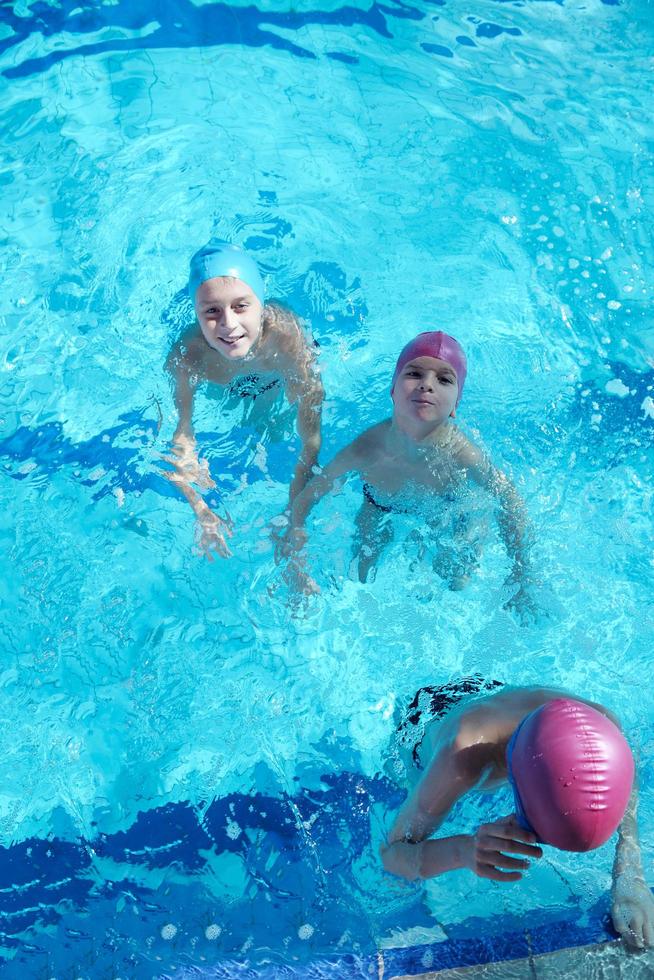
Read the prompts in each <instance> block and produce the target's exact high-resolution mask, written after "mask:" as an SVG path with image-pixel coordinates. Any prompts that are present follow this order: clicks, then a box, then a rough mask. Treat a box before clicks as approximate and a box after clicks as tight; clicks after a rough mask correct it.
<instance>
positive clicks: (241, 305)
mask: <svg viewBox="0 0 654 980" xmlns="http://www.w3.org/2000/svg"><path fill="white" fill-rule="evenodd" d="M247 308H248V304H247V303H237V304H236V306H235V307H234V309H235V310H239V311H240V310H247Z"/></svg>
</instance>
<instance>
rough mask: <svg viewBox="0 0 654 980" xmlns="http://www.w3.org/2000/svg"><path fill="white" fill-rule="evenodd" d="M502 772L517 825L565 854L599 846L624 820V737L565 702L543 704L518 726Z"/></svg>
mask: <svg viewBox="0 0 654 980" xmlns="http://www.w3.org/2000/svg"><path fill="white" fill-rule="evenodd" d="M507 766H508V771H509V782H510V783H511V785H512V786H513V791H514V794H515V797H516V813H517V814H518V819H519V822H520V823H522V824H523V826H526V827H527V828H529V825H531V829H532V830H533V831H534V833H535V834H536V836H537V837H538V838H539V840H540V841H541V842H542V843H544V844H552V845H553V846H554V847H559V848H561V850H564V851H592V850H593V848H595V847H599V846H600V845H601V844H604V842H605V841H607V840H608V839H609V837H610V836H611V834H612V833H613V832H614V831H615V830H616V829H617V827H618V824H619V823H620V821H621V820H622V818H623V816H624V812H625V810H626V808H627V803H628V802H629V796H630V795H631V789H632V786H633V781H634V760H633V756H632V754H631V749H630V748H629V746H628V744H627V742H626V740H625V738H624V736H623V734H622V732H621V731H620V730H619V729H618V728H617V727H616V726H615V725H614V724H613V722H612V721H611V720H610V719H609V718H607V717H606V715H603V714H602V713H601V712H600V711H596V710H595V708H591V707H590V705H588V704H583V703H582V702H581V701H573V700H572V699H571V698H556V699H555V700H554V701H548V702H547V704H544V705H543V706H542V708H538V709H537V710H536V711H532V712H531V714H529V715H527V716H526V717H525V718H524V719H523V720H522V722H521V723H520V725H519V726H518V728H517V729H516V731H515V732H514V733H513V737H512V739H511V741H510V743H509V746H508V748H507Z"/></svg>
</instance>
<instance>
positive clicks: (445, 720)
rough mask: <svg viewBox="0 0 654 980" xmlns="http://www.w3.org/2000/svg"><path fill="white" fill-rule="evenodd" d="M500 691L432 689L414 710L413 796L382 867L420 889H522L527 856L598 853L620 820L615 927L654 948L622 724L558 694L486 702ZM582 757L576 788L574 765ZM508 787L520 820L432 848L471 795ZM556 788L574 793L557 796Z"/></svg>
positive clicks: (407, 757) (409, 755)
mask: <svg viewBox="0 0 654 980" xmlns="http://www.w3.org/2000/svg"><path fill="white" fill-rule="evenodd" d="M501 686H502V685H501V684H499V682H497V681H494V682H492V683H484V682H483V681H482V679H481V678H480V677H472V678H467V679H465V680H464V681H463V682H462V683H460V684H449V685H446V686H445V687H444V688H438V689H437V688H422V689H421V691H419V692H418V693H417V695H416V697H415V698H414V699H413V701H412V702H411V705H410V708H409V712H408V714H407V717H406V718H405V720H404V721H403V722H402V724H401V725H400V726H399V729H398V733H399V735H400V739H399V742H400V752H401V755H402V756H404V763H405V765H406V769H407V773H408V775H409V777H410V781H411V783H412V784H413V789H412V790H411V791H410V792H409V795H408V797H407V799H406V801H405V803H404V804H403V806H402V807H401V809H400V811H399V812H398V814H397V816H396V817H395V820H394V821H393V825H392V827H391V830H390V832H389V834H388V837H387V839H386V841H385V843H384V844H383V845H382V847H381V857H382V861H383V864H384V867H385V868H386V870H387V871H390V872H392V873H393V874H396V875H399V876H401V877H403V878H406V879H408V880H410V881H413V880H415V879H419V878H434V877H436V876H437V875H441V874H445V873H446V872H448V871H454V870H457V869H462V868H467V869H468V870H469V871H472V873H473V874H475V875H477V876H478V877H480V878H488V879H490V880H491V881H500V882H511V881H518V880H520V878H522V875H523V873H524V872H525V871H526V870H527V869H528V867H529V859H538V858H540V857H542V854H543V851H542V849H541V847H540V846H539V843H542V842H546V843H549V844H551V845H552V846H559V847H565V849H566V850H574V851H581V850H590V849H592V848H594V847H596V846H599V845H600V844H601V843H603V842H604V841H606V840H607V839H608V837H609V836H610V835H611V833H612V832H613V830H614V829H615V827H616V826H617V825H618V823H619V828H618V840H617V845H616V851H615V859H614V862H613V887H612V892H611V899H612V906H611V914H612V918H613V924H614V926H615V929H616V931H617V932H618V933H619V934H620V935H621V936H622V937H623V938H624V940H625V942H626V943H627V944H628V945H630V946H633V947H636V948H642V947H644V946H648V947H649V946H652V945H654V900H653V899H652V894H651V892H650V889H649V888H648V886H647V884H646V883H645V879H644V875H643V866H642V859H641V852H640V845H639V842H638V827H637V823H636V808H637V790H636V785H635V782H634V781H633V772H634V770H633V759H632V757H631V753H630V751H629V748H628V746H627V744H626V742H625V741H624V739H623V738H622V736H621V734H620V732H619V724H618V722H617V719H616V718H615V717H614V716H613V715H612V714H611V712H609V711H608V710H607V709H606V708H603V707H602V706H601V705H599V704H593V703H592V702H591V701H587V700H586V699H584V698H576V697H575V698H572V696H571V695H567V694H564V693H562V692H560V691H555V690H547V689H543V688H514V689H508V688H505V689H504V690H501V691H499V692H498V693H493V694H487V693H485V692H487V691H488V690H489V689H490V688H492V687H501ZM457 702H461V704H458V705H457ZM589 709H595V711H596V712H599V713H600V717H599V719H598V716H597V715H595V712H594V711H591V710H589ZM422 710H424V712H425V714H426V718H427V720H426V723H425V722H424V721H421V719H420V714H421V712H422ZM607 719H608V721H607ZM553 732H555V733H556V737H553V734H552V733H553ZM407 736H409V737H407ZM580 738H581V739H582V741H583V740H584V739H585V738H588V740H589V744H591V743H592V751H591V752H590V756H591V762H587V761H585V760H586V759H587V758H588V755H589V753H588V751H587V750H588V748H589V745H588V744H583V745H582V746H581V748H580V742H579V741H576V740H578V739H580ZM412 743H415V744H413V748H412ZM582 750H583V751H582ZM577 756H580V760H579V762H578V764H576V765H575V767H574V768H575V771H576V772H578V774H579V782H578V783H577V784H574V783H573V782H572V781H571V780H570V778H569V772H570V760H571V759H576V757H577ZM563 770H565V773H566V775H567V777H568V781H567V782H566V781H565V779H562V777H561V776H560V771H563ZM600 774H601V775H600ZM576 778H577V777H576V776H575V779H576ZM507 781H508V782H509V783H510V785H511V787H512V789H513V792H514V798H515V799H514V803H515V812H514V813H512V814H510V815H509V816H507V817H503V818H502V819H499V820H494V821H492V822H491V823H487V824H483V825H482V826H480V827H478V828H477V830H476V831H475V832H474V833H472V834H457V835H456V836H451V837H439V838H436V839H430V838H431V835H432V834H433V833H434V832H435V831H436V830H438V828H439V827H440V826H441V825H442V824H443V823H444V822H445V820H446V819H447V817H448V814H449V813H450V811H451V810H452V808H453V806H454V805H455V803H456V802H457V801H458V800H460V799H461V798H462V797H463V796H464V795H466V794H467V793H470V792H473V791H475V790H479V791H480V792H484V793H488V792H492V791H494V790H495V789H496V788H498V787H499V786H501V785H506V783H507ZM552 784H554V785H555V786H560V785H563V786H564V787H565V789H564V790H560V789H558V790H556V789H555V790H554V791H552V790H551V785H552ZM566 793H567V794H570V796H565V795H563V794H566ZM600 797H601V799H600ZM625 806H626V809H625Z"/></svg>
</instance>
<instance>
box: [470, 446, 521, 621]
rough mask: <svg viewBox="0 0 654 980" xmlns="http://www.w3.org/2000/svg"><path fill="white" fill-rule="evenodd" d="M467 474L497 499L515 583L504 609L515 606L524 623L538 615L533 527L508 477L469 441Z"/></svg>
mask: <svg viewBox="0 0 654 980" xmlns="http://www.w3.org/2000/svg"><path fill="white" fill-rule="evenodd" d="M463 456H464V459H463V460H462V462H463V463H464V465H465V467H466V469H467V471H468V475H469V476H470V478H471V479H472V480H474V481H475V483H477V484H479V485H480V486H482V487H484V489H485V490H487V491H488V492H489V493H490V494H491V495H492V496H493V497H494V498H495V500H496V501H497V503H498V505H499V507H498V514H497V524H498V528H499V532H500V537H501V538H502V542H503V544H504V547H505V548H506V551H507V554H508V556H509V558H510V559H511V562H512V568H511V573H510V575H509V578H508V579H507V584H508V585H511V586H514V587H515V588H514V590H513V594H512V595H511V597H510V599H509V600H508V602H507V603H506V608H512V609H514V610H515V611H516V612H517V613H518V614H519V616H520V618H521V620H522V622H523V624H526V623H528V622H529V621H530V620H533V619H534V618H536V616H537V608H536V603H535V601H534V599H533V597H532V596H531V594H530V591H529V585H530V584H531V573H532V564H531V555H530V551H531V547H532V544H533V528H532V525H531V522H530V520H529V517H528V515H527V509H526V507H525V505H524V501H523V500H522V497H521V496H520V494H519V493H518V491H517V490H516V488H515V486H514V485H513V483H512V482H511V480H510V479H509V478H508V476H506V474H505V473H503V472H502V470H499V469H497V468H496V467H495V466H493V464H492V463H491V462H490V460H488V459H487V458H486V457H485V456H484V455H483V454H482V453H481V452H480V451H479V450H478V449H477V447H476V446H473V445H472V444H469V445H468V447H466V450H465V453H464V454H463Z"/></svg>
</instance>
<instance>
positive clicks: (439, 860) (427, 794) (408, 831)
mask: <svg viewBox="0 0 654 980" xmlns="http://www.w3.org/2000/svg"><path fill="white" fill-rule="evenodd" d="M471 748H472V752H471V749H470V748H468V749H465V750H463V751H457V750H456V748H455V747H454V746H453V745H447V746H445V747H444V748H442V749H441V750H440V751H439V752H438V754H437V756H436V757H435V759H434V761H433V762H432V763H431V765H430V767H429V769H428V770H427V772H426V773H425V775H424V776H423V778H422V780H421V781H420V783H419V784H418V786H417V787H416V788H415V789H414V791H413V793H412V794H411V795H410V797H409V799H408V800H407V801H406V803H405V804H404V806H403V807H402V809H401V810H400V812H399V814H398V816H397V818H396V820H395V823H394V824H393V827H392V828H391V832H390V834H389V835H388V843H387V844H386V845H383V846H382V848H381V857H382V862H383V864H384V867H385V868H386V870H387V871H390V872H391V873H392V874H396V875H399V876H400V877H402V878H407V879H408V880H409V881H413V880H415V879H416V878H434V877H436V876H437V875H441V874H445V872H447V871H455V870H458V869H460V868H467V869H468V870H469V871H472V872H473V874H476V875H477V876H478V877H480V878H490V879H491V880H493V881H518V880H519V879H520V878H521V877H522V872H523V871H524V870H525V869H526V868H528V867H529V862H528V861H527V860H525V858H529V857H531V858H539V857H540V856H541V854H542V851H541V849H540V848H539V847H537V846H535V837H534V835H533V834H530V833H528V832H527V831H525V830H523V828H522V827H520V826H518V824H517V823H516V822H515V820H514V819H513V817H512V816H510V817H505V818H503V819H502V820H496V821H493V822H492V823H489V824H483V825H482V826H481V827H479V828H478V829H477V831H476V833H474V834H457V835H456V836H453V837H441V838H438V839H436V840H428V839H427V838H428V837H429V836H430V834H432V833H433V832H434V831H435V830H437V829H438V827H440V825H441V824H442V823H443V821H444V820H445V819H446V817H447V815H448V813H449V812H450V810H451V809H452V806H453V805H454V804H455V803H456V801H457V800H458V799H460V798H461V797H462V796H463V795H464V794H465V793H467V792H468V791H469V790H471V789H472V788H473V787H474V786H475V785H476V783H477V782H478V780H479V777H480V765H479V762H478V761H475V754H476V753H475V747H474V746H473V747H471ZM482 751H483V749H482ZM512 855H518V857H513V856H512ZM520 855H522V856H520Z"/></svg>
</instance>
